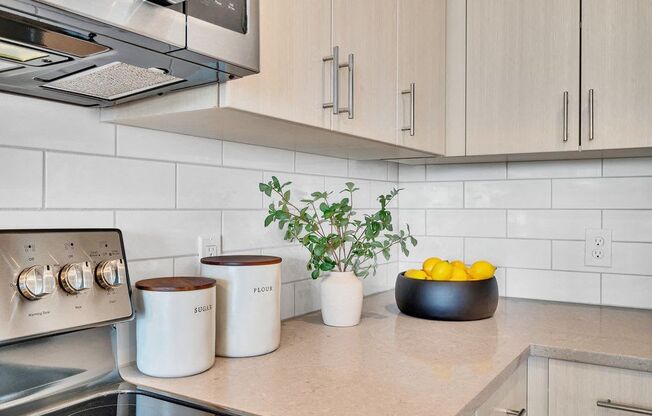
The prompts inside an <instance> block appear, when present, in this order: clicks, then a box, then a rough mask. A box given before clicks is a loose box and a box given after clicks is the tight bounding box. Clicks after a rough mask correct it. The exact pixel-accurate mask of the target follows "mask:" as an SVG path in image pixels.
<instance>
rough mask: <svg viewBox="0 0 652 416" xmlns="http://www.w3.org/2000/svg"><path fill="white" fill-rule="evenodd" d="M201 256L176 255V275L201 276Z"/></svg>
mask: <svg viewBox="0 0 652 416" xmlns="http://www.w3.org/2000/svg"><path fill="white" fill-rule="evenodd" d="M199 260H200V258H199V256H190V257H176V258H175V259H174V275H175V276H200V275H201V273H200V263H199Z"/></svg>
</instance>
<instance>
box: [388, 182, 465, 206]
mask: <svg viewBox="0 0 652 416" xmlns="http://www.w3.org/2000/svg"><path fill="white" fill-rule="evenodd" d="M401 188H403V190H402V191H401V193H400V194H399V199H398V206H399V208H462V206H463V205H464V185H463V183H462V182H432V183H429V182H405V183H402V184H401Z"/></svg>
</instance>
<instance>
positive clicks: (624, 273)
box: [0, 95, 652, 363]
mask: <svg viewBox="0 0 652 416" xmlns="http://www.w3.org/2000/svg"><path fill="white" fill-rule="evenodd" d="M1 98H2V99H1V100H0V122H1V123H2V126H3V131H2V135H0V189H1V190H2V192H1V193H0V210H2V211H0V227H2V228H52V227H62V228H67V227H81V228H84V227H114V226H117V227H120V228H123V229H124V232H125V239H126V242H127V250H128V260H129V270H130V273H131V278H132V281H136V280H138V279H141V278H146V277H159V276H168V275H193V274H197V273H199V258H198V256H197V251H198V241H197V239H198V237H199V236H200V235H204V234H208V233H215V234H217V235H219V236H220V238H221V240H222V245H223V247H222V249H223V250H222V251H223V252H224V253H226V254H272V255H278V256H280V257H282V258H283V259H284V262H283V263H282V280H283V282H284V283H283V285H282V288H281V299H282V316H283V318H287V317H290V316H294V315H295V313H296V314H302V313H306V312H309V311H312V310H316V309H318V308H319V287H320V286H319V285H320V282H319V281H317V282H315V281H312V280H310V279H309V278H308V277H309V273H308V271H307V270H306V269H305V264H306V261H307V259H308V252H307V251H306V250H305V249H304V248H302V247H300V246H298V245H297V244H296V243H289V242H286V241H284V240H283V238H282V236H283V232H282V231H279V230H278V227H276V226H275V225H273V226H271V227H268V228H265V227H264V226H263V219H264V218H265V216H266V215H267V212H266V209H265V207H266V206H267V205H268V204H269V199H268V198H266V197H264V196H263V195H262V193H260V192H259V190H258V183H259V182H261V181H263V180H269V179H270V177H271V175H276V176H278V177H279V179H280V180H284V181H293V182H294V184H293V185H292V186H291V188H292V189H293V191H294V192H293V194H294V199H295V200H298V199H299V198H301V197H303V196H306V195H307V194H308V193H310V192H313V191H315V190H323V189H326V190H332V191H335V194H334V195H333V196H332V197H331V198H332V199H333V200H334V199H338V198H341V197H343V196H344V195H341V194H339V191H340V190H341V189H342V188H343V187H344V184H345V183H346V182H349V181H350V182H354V183H355V184H356V186H358V187H360V188H361V190H360V191H359V192H357V193H356V194H355V195H354V201H353V202H354V205H355V207H356V209H357V211H358V213H359V214H358V215H360V216H363V215H364V214H370V213H372V212H374V211H375V210H376V209H377V208H378V203H377V201H376V198H377V197H378V195H379V194H381V193H386V192H388V191H389V190H390V189H391V188H393V187H396V186H397V185H398V184H397V182H400V187H402V188H406V189H405V190H404V191H402V192H401V193H400V194H399V198H398V206H399V207H400V210H399V209H397V208H396V206H397V205H396V203H392V205H391V208H392V215H393V216H394V220H395V221H394V222H395V224H396V226H398V225H400V228H404V227H405V225H406V224H408V223H409V224H410V225H411V229H412V232H413V233H414V234H415V235H416V236H417V239H418V240H419V243H418V246H417V247H416V248H411V254H410V256H407V257H406V256H403V255H402V254H401V255H399V253H398V249H397V248H394V249H392V253H393V255H392V259H391V260H390V262H389V263H387V262H386V261H385V260H384V259H380V262H381V264H380V265H379V268H378V275H376V276H373V277H370V278H369V279H367V280H365V282H364V285H365V293H366V294H371V293H376V292H378V291H381V290H386V289H390V288H393V286H394V280H395V276H396V274H397V273H398V270H399V269H401V270H402V269H405V268H408V267H418V268H420V267H421V262H422V261H423V260H424V259H425V258H427V257H430V256H439V257H444V258H447V259H450V260H454V259H458V258H461V259H465V260H466V261H467V262H472V261H475V260H479V259H483V258H485V259H487V260H490V261H493V262H495V263H497V264H498V265H499V266H500V267H499V268H498V270H497V271H496V278H497V280H498V285H499V291H500V293H501V295H504V294H507V295H509V296H522V297H532V298H539V299H550V300H562V301H572V302H588V303H598V302H599V279H596V276H599V274H600V273H602V281H603V283H602V302H603V303H604V304H613V305H618V306H630V307H645V308H652V305H650V300H649V299H650V298H651V295H650V281H652V277H651V276H652V263H651V262H652V255H650V254H651V253H652V177H650V176H652V158H649V157H648V158H634V159H605V160H604V161H603V160H600V159H592V160H590V159H587V160H560V161H544V162H507V163H505V162H498V163H480V164H464V165H462V164H452V165H443V164H440V165H431V166H423V165H417V166H409V165H397V164H396V163H392V162H385V161H353V160H346V159H338V158H333V157H327V156H320V155H312V154H306V153H300V152H293V151H287V150H280V149H271V148H265V147H259V146H251V145H246V144H238V143H231V142H224V143H223V142H221V141H219V140H213V139H205V138H199V137H190V136H183V135H179V134H174V133H165V132H159V131H152V130H145V129H138V128H133V127H125V126H114V125H112V124H106V123H100V122H99V112H98V110H96V109H85V108H80V107H75V106H68V105H63V104H57V103H52V102H45V101H41V100H33V99H29V98H24V97H15V96H10V95H2V96H1ZM71 126H74V128H73V127H71ZM17 148H21V149H17ZM22 148H35V149H38V150H24V149H22ZM49 150H51V151H49ZM43 153H45V156H43ZM107 156H108V157H107ZM43 157H44V158H45V161H43V160H42V158H43ZM43 162H44V163H43ZM198 165H205V166H198ZM25 166H28V167H29V168H30V169H25V168H24V167H25ZM43 166H45V172H43V171H42V170H43ZM225 166H229V167H225ZM16 171H20V172H22V174H21V175H15V172H16ZM601 176H604V178H603V177H601ZM3 178H4V179H3ZM7 178H9V179H7ZM43 207H45V208H43ZM551 208H553V209H551ZM601 227H602V228H607V229H611V230H613V239H614V244H613V265H612V267H609V268H597V267H586V266H584V242H583V240H584V230H585V229H586V228H601ZM397 228H398V227H397ZM551 240H552V241H551ZM566 240H568V241H566ZM570 240H577V241H570ZM551 246H552V248H551ZM399 259H400V264H399V263H398V262H397V260H399ZM506 267H509V268H510V269H509V270H507V272H506V269H505V268H506ZM551 267H552V270H550V269H551ZM596 282H597V283H596ZM596 288H598V290H596ZM596 293H598V297H596ZM596 299H597V300H596ZM120 333H121V335H120V336H119V340H118V341H119V345H120V353H121V354H123V352H124V351H126V352H127V358H126V360H127V362H128V361H130V360H131V361H133V358H134V356H133V353H134V351H135V350H134V345H133V325H131V326H127V327H126V340H127V341H125V338H124V337H123V335H125V329H124V328H123V326H121V327H120ZM129 340H131V341H129ZM125 342H126V347H125ZM130 342H131V343H130ZM123 347H125V348H123ZM124 362H125V361H123V360H122V359H121V363H124Z"/></svg>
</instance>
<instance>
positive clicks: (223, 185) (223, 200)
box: [177, 165, 263, 209]
mask: <svg viewBox="0 0 652 416" xmlns="http://www.w3.org/2000/svg"><path fill="white" fill-rule="evenodd" d="M262 179H263V175H262V173H261V172H260V171H255V170H245V169H232V168H221V167H208V166H194V165H179V166H178V173H177V207H178V208H204V209H205V208H261V207H262V203H263V194H262V193H261V192H260V190H259V189H258V184H259V183H260V182H261V180H262Z"/></svg>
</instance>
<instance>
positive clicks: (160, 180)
mask: <svg viewBox="0 0 652 416" xmlns="http://www.w3.org/2000/svg"><path fill="white" fill-rule="evenodd" d="M45 180H46V192H45V205H46V207H47V208H174V165H173V164H171V163H163V162H149V161H143V160H131V159H118V158H113V157H101V156H85V155H77V154H63V153H46V173H45Z"/></svg>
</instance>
